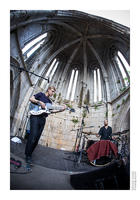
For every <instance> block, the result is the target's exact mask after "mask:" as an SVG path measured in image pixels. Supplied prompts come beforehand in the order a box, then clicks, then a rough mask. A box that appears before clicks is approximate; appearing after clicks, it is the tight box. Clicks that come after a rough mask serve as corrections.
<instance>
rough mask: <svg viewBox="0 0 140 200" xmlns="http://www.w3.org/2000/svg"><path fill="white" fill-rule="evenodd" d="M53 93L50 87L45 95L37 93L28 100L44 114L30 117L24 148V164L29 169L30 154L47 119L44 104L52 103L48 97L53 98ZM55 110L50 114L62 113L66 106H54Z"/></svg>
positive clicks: (30, 162) (52, 88) (53, 89)
mask: <svg viewBox="0 0 140 200" xmlns="http://www.w3.org/2000/svg"><path fill="white" fill-rule="evenodd" d="M55 91H56V89H55V87H53V86H51V87H48V89H47V91H46V93H42V92H39V93H37V94H35V95H34V96H32V97H31V98H30V101H31V103H33V104H35V105H38V106H41V108H42V110H44V112H42V113H41V114H39V115H33V114H31V116H30V134H29V137H28V139H27V143H26V147H25V155H26V163H27V164H28V166H29V167H30V166H31V164H32V161H31V156H32V153H33V151H34V149H35V147H36V146H37V144H38V141H39V139H40V136H41V134H42V131H43V129H44V126H45V122H46V117H48V113H47V112H45V108H46V104H47V103H48V104H49V105H50V104H52V101H51V100H50V98H49V97H51V96H53V95H54V93H55ZM55 109H56V110H51V113H57V112H62V111H64V110H65V109H66V106H65V105H64V106H58V107H57V106H55Z"/></svg>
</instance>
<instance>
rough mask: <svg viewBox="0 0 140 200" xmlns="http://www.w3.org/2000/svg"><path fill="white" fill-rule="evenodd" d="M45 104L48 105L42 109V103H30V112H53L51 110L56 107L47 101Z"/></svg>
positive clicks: (39, 113) (38, 113) (36, 113)
mask: <svg viewBox="0 0 140 200" xmlns="http://www.w3.org/2000/svg"><path fill="white" fill-rule="evenodd" d="M45 105H46V106H45V109H42V107H41V106H40V105H37V104H34V103H30V106H29V110H30V114H31V115H41V114H43V113H47V114H50V113H51V112H50V110H53V109H54V108H53V106H52V104H50V103H46V104H45Z"/></svg>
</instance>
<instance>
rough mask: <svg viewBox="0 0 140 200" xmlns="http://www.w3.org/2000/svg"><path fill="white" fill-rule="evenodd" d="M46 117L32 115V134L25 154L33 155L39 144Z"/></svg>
mask: <svg viewBox="0 0 140 200" xmlns="http://www.w3.org/2000/svg"><path fill="white" fill-rule="evenodd" d="M45 122H46V117H44V116H43V115H38V116H35V115H31V116H30V134H29V137H28V140H27V143H26V148H25V155H26V156H31V155H32V153H33V151H34V149H35V147H36V146H37V144H38V141H39V138H40V136H41V133H42V131H43V129H44V126H45Z"/></svg>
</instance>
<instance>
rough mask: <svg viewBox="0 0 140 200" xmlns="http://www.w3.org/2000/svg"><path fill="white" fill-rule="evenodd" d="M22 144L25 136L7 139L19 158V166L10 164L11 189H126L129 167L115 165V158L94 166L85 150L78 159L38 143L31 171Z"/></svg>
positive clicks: (71, 153) (11, 151)
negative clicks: (104, 164)
mask: <svg viewBox="0 0 140 200" xmlns="http://www.w3.org/2000/svg"><path fill="white" fill-rule="evenodd" d="M25 145H26V140H22V143H21V144H17V143H14V142H12V141H11V142H10V157H12V158H14V159H15V160H20V161H21V162H22V166H21V167H20V168H18V169H16V168H15V167H14V165H12V164H11V165H10V189H11V190H73V189H86V190H89V189H113V190H114V189H129V171H128V170H126V168H124V167H123V166H122V167H118V161H115V162H114V163H112V164H110V165H109V166H106V167H105V166H103V167H95V166H92V165H90V163H89V161H88V159H87V156H86V155H85V154H84V155H83V157H82V160H81V162H80V163H77V161H76V160H75V159H76V157H75V156H76V155H75V154H74V153H73V152H70V151H64V150H57V149H53V148H49V147H44V146H41V145H38V146H37V147H36V149H35V151H34V153H33V155H32V161H33V167H32V171H31V172H30V173H27V171H26V163H25V154H24V151H25Z"/></svg>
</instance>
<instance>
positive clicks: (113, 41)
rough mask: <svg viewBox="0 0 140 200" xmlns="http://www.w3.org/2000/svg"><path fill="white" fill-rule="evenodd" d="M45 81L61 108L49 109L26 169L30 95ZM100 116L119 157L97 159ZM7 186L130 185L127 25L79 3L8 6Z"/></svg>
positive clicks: (115, 187) (79, 187) (42, 88)
mask: <svg viewBox="0 0 140 200" xmlns="http://www.w3.org/2000/svg"><path fill="white" fill-rule="evenodd" d="M50 86H53V87H55V89H56V92H55V93H54V95H53V96H51V97H50V98H51V101H52V104H53V105H56V106H61V105H62V106H64V105H65V106H66V109H65V110H64V111H63V112H59V113H54V114H48V117H47V118H46V123H45V127H44V129H43V132H42V134H41V137H40V139H39V143H38V145H37V147H36V149H35V150H34V152H33V155H32V161H33V167H32V168H31V169H30V170H27V167H26V162H25V154H24V152H25V146H26V143H27V140H28V137H29V135H30V134H31V133H30V100H29V99H30V98H31V97H32V96H33V95H35V94H37V93H39V92H41V93H46V91H47V88H48V87H50ZM104 120H107V121H108V125H109V126H110V127H112V137H113V140H112V142H111V144H112V143H113V145H115V147H116V148H117V157H114V156H113V158H112V157H109V159H105V158H104V159H99V160H98V162H96V164H95V163H93V162H91V161H90V160H89V155H88V152H89V148H91V146H93V145H94V146H95V145H96V144H99V142H101V141H102V140H100V138H99V136H98V133H99V130H100V128H101V127H103V126H104ZM109 142H110V141H109ZM109 144H110V143H109ZM93 153H94V152H93ZM10 188H11V190H129V189H130V28H129V27H127V26H125V25H123V24H121V23H118V22H115V21H113V20H111V19H107V18H103V17H100V16H96V15H92V14H88V13H85V12H82V11H77V10H11V11H10Z"/></svg>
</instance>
